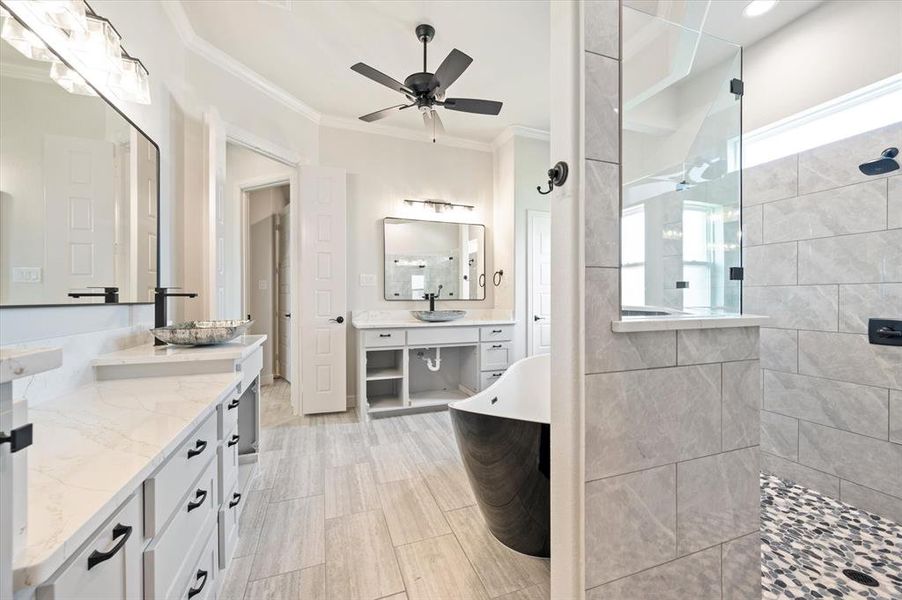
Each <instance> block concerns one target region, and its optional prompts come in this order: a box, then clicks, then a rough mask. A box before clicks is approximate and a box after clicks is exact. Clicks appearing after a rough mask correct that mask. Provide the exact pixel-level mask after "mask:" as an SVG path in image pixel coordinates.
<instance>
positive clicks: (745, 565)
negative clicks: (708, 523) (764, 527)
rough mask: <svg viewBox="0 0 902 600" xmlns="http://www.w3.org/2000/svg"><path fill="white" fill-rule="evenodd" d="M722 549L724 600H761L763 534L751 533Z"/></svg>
mask: <svg viewBox="0 0 902 600" xmlns="http://www.w3.org/2000/svg"><path fill="white" fill-rule="evenodd" d="M720 549H721V564H722V565H723V567H722V568H723V586H722V587H723V600H751V599H753V598H761V591H762V590H761V567H760V566H759V565H760V564H761V534H759V533H758V532H757V531H756V532H755V533H750V534H749V535H746V536H743V537H741V538H739V539H738V540H733V541H732V542H727V543H725V544H723V545H722V546H721V547H720Z"/></svg>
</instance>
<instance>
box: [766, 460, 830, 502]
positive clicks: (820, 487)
mask: <svg viewBox="0 0 902 600" xmlns="http://www.w3.org/2000/svg"><path fill="white" fill-rule="evenodd" d="M761 470H762V471H763V472H765V473H770V474H772V475H776V476H777V477H779V478H781V479H785V480H787V481H791V482H793V483H797V484H799V485H801V486H805V487H807V488H811V489H813V490H816V491H818V492H820V493H822V494H826V495H827V496H831V497H833V498H839V477H836V476H835V475H830V474H829V473H824V472H823V471H818V470H815V469H812V468H811V467H806V466H805V465H800V464H799V463H795V462H792V461H790V460H786V459H785V458H781V457H779V456H775V455H773V454H770V453H767V452H762V453H761Z"/></svg>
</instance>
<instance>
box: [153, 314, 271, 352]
mask: <svg viewBox="0 0 902 600" xmlns="http://www.w3.org/2000/svg"><path fill="white" fill-rule="evenodd" d="M253 323H254V322H253V321H247V320H244V321H188V322H186V323H175V324H173V325H167V326H166V327H157V328H156V329H151V330H150V332H151V333H152V334H153V335H154V337H155V338H157V339H158V340H160V341H161V342H166V343H167V344H174V345H176V346H211V345H213V344H224V343H226V342H230V341H232V340H234V339H235V338H236V337H238V336H239V335H244V334H245V333H246V332H247V330H248V328H249V327H250V326H251V325H252V324H253Z"/></svg>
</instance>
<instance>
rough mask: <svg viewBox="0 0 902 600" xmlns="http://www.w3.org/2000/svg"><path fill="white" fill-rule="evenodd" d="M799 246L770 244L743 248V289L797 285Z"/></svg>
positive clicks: (795, 244)
mask: <svg viewBox="0 0 902 600" xmlns="http://www.w3.org/2000/svg"><path fill="white" fill-rule="evenodd" d="M798 260H799V256H798V244H797V243H796V242H789V243H786V244H770V245H767V246H752V247H751V248H743V264H744V265H745V280H744V281H743V287H744V288H749V287H752V286H756V285H795V284H796V283H797V282H798Z"/></svg>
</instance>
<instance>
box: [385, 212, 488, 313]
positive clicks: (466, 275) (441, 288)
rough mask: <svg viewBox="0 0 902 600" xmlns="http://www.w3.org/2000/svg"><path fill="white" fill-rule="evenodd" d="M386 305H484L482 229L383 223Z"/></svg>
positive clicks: (431, 223)
mask: <svg viewBox="0 0 902 600" xmlns="http://www.w3.org/2000/svg"><path fill="white" fill-rule="evenodd" d="M384 236H385V238H384V239H385V299H386V300H422V299H423V296H424V295H425V294H436V295H437V297H438V298H439V299H441V300H485V225H474V224H472V223H446V222H440V221H417V220H413V219H395V218H391V217H389V218H386V219H385V220H384Z"/></svg>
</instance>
